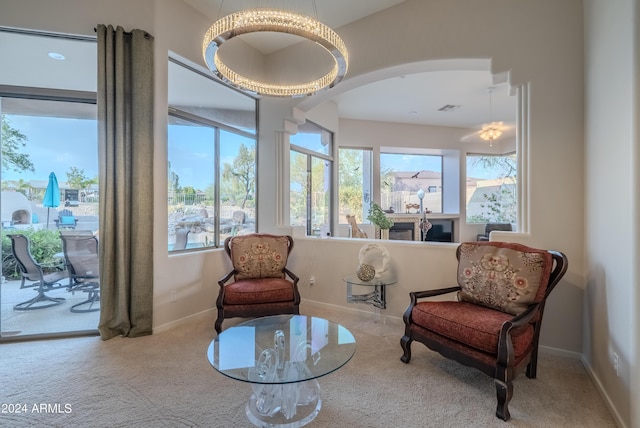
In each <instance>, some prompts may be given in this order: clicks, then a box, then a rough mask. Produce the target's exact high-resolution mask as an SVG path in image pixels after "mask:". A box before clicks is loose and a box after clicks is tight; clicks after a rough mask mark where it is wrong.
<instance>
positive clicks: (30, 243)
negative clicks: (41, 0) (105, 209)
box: [0, 29, 100, 341]
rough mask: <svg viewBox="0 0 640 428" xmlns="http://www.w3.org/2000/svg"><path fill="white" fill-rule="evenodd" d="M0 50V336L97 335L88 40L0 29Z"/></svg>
mask: <svg viewBox="0 0 640 428" xmlns="http://www.w3.org/2000/svg"><path fill="white" fill-rule="evenodd" d="M0 54H2V57H3V59H4V60H3V62H4V64H7V67H4V66H3V67H1V68H2V70H0V122H1V128H0V143H1V147H2V152H1V163H2V170H1V172H0V184H1V187H2V192H1V197H0V211H1V220H2V231H1V237H2V278H1V281H2V283H1V284H0V341H9V340H16V339H24V338H37V337H48V336H51V335H71V334H73V335H76V334H87V333H88V334H92V333H96V332H97V326H98V319H99V314H100V312H99V308H100V304H99V288H98V284H99V272H98V263H97V259H98V254H97V251H96V248H97V239H98V238H97V232H98V215H99V207H98V200H99V198H98V143H97V140H98V137H97V117H96V116H97V109H96V104H95V98H96V96H95V91H96V79H97V77H96V69H97V67H96V64H95V62H96V44H95V41H93V40H80V39H78V38H73V39H69V38H65V37H60V36H54V37H48V36H43V35H32V34H28V33H25V32H15V31H2V30H1V29H0ZM63 234H66V235H68V236H81V237H82V242H83V244H82V248H81V249H80V250H79V249H77V248H76V249H75V250H74V251H76V252H74V253H73V254H71V253H70V251H71V250H70V249H69V248H68V245H67V246H64V245H63V240H62V235H63ZM25 238H26V239H25ZM67 242H70V241H68V240H67ZM91 248H93V250H90V249H91ZM77 251H82V254H80V256H81V258H80V259H78V258H77V257H76V256H78V253H77ZM71 260H80V264H75V265H72V264H70V261H71ZM25 272H27V274H25ZM80 273H82V275H81V274H80Z"/></svg>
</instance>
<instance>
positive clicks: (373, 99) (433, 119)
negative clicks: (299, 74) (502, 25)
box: [184, 0, 516, 130]
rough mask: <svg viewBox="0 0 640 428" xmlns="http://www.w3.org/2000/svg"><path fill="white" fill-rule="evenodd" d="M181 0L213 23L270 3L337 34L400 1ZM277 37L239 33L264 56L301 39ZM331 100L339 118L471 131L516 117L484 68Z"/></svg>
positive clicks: (430, 75) (404, 79)
mask: <svg viewBox="0 0 640 428" xmlns="http://www.w3.org/2000/svg"><path fill="white" fill-rule="evenodd" d="M184 1H185V2H186V3H187V4H189V5H191V6H192V7H193V8H195V9H197V10H199V11H200V12H202V13H203V14H205V15H207V16H208V17H209V18H211V20H212V23H213V21H215V20H216V19H218V18H220V17H222V16H226V15H228V14H230V13H232V12H236V11H238V10H242V9H245V8H253V7H272V8H282V9H289V10H293V11H295V12H298V13H300V14H307V15H311V16H314V17H317V19H319V20H320V21H322V22H323V23H324V24H326V25H329V26H330V27H332V28H334V29H335V30H336V31H337V33H338V34H340V27H341V26H343V25H347V24H349V23H351V22H354V21H357V20H359V19H362V18H364V17H366V16H368V15H371V14H373V13H376V12H379V11H381V10H384V9H387V8H389V7H393V6H395V5H397V4H399V3H402V2H403V1H405V0H366V1H364V0H317V1H316V2H315V4H316V9H317V13H315V11H314V9H313V0H261V1H257V0H233V1H231V0H227V1H225V0H184ZM282 36H283V37H278V35H276V34H274V33H256V34H250V35H245V36H241V37H242V38H243V39H242V40H243V41H245V42H247V43H249V44H251V45H252V46H253V47H254V48H256V49H258V50H259V51H261V52H262V53H264V54H269V53H272V52H275V51H276V50H279V49H282V48H284V47H287V46H288V45H290V44H291V43H294V42H296V41H299V40H300V38H297V37H293V36H290V35H282ZM348 48H349V47H348V46H347V49H348ZM487 68H488V61H487ZM348 77H349V76H348V74H347V78H348ZM489 87H493V88H495V89H494V90H493V93H492V94H491V105H492V109H491V113H492V114H491V115H490V108H489V105H490V104H489V102H490V100H489V90H488V89H489ZM333 100H334V101H335V102H336V103H337V104H338V106H339V112H340V117H342V118H348V119H362V120H376V121H387V122H400V123H414V124H423V125H436V126H451V127H460V128H471V129H477V128H478V127H480V126H481V125H482V124H483V123H487V122H490V121H501V122H504V124H505V125H506V127H507V128H508V129H510V130H512V129H513V124H514V122H515V117H516V99H515V96H510V95H509V88H508V86H507V85H506V84H502V85H494V84H493V83H492V77H491V74H490V73H489V71H477V70H464V71H453V72H452V71H430V72H424V73H416V74H410V75H405V76H396V77H393V78H390V79H386V80H380V81H378V82H374V83H370V84H367V85H364V86H360V87H358V88H355V89H352V90H350V91H347V92H345V93H342V94H340V95H337V96H336V97H335V98H333ZM445 105H455V106H459V108H457V109H456V110H454V111H447V112H442V111H439V109H440V108H441V107H443V106H445ZM490 116H491V117H490Z"/></svg>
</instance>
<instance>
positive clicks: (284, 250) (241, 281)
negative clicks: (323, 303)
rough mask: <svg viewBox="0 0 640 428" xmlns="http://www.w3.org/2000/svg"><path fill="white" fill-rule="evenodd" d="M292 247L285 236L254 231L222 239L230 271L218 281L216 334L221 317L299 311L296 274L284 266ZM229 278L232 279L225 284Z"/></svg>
mask: <svg viewBox="0 0 640 428" xmlns="http://www.w3.org/2000/svg"><path fill="white" fill-rule="evenodd" d="M292 249H293V238H292V237H291V236H288V235H283V236H278V235H268V234H259V233H254V234H250V235H239V236H230V237H228V238H227V239H226V240H225V241H224V250H225V252H226V253H227V255H228V256H229V258H230V259H231V263H232V265H233V270H232V271H231V272H229V273H228V274H226V275H225V276H224V277H223V278H222V279H220V281H218V284H219V285H220V291H219V294H218V300H217V301H216V306H217V308H218V319H217V320H216V323H215V328H216V331H217V332H218V333H220V332H221V331H222V322H223V321H224V319H225V318H234V317H243V318H249V317H262V316H266V315H279V314H295V315H298V314H299V313H300V310H299V305H300V293H299V292H298V277H297V276H296V275H294V274H293V273H292V272H291V271H290V270H289V269H287V267H286V266H287V259H288V257H289V254H290V253H291V250H292ZM287 276H288V277H289V278H290V279H291V280H289V279H287ZM231 278H234V282H231V283H229V284H227V282H228V281H229V280H230V279H231Z"/></svg>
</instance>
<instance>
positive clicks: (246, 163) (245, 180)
mask: <svg viewBox="0 0 640 428" xmlns="http://www.w3.org/2000/svg"><path fill="white" fill-rule="evenodd" d="M255 184H256V153H255V150H251V149H249V148H248V147H247V146H245V145H244V144H240V148H239V149H238V155H237V156H236V157H235V158H234V159H233V161H232V162H231V163H230V164H229V163H225V164H224V167H223V170H222V183H221V185H222V186H223V187H224V193H225V195H226V196H227V197H228V199H229V200H230V201H232V203H234V204H239V205H240V207H242V209H244V208H245V207H246V205H247V201H248V200H249V198H250V197H251V196H252V195H253V194H254V192H255Z"/></svg>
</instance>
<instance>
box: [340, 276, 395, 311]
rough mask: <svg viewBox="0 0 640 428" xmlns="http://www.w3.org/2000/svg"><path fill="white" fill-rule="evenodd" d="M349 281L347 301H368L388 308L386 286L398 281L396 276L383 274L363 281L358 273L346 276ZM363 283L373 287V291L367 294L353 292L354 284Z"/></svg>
mask: <svg viewBox="0 0 640 428" xmlns="http://www.w3.org/2000/svg"><path fill="white" fill-rule="evenodd" d="M343 279H344V282H346V283H347V303H368V304H370V305H373V306H374V307H376V308H378V309H386V308H387V298H386V290H385V289H386V287H387V285H393V284H395V283H396V282H397V280H396V278H395V277H394V276H391V275H389V274H383V275H382V276H380V277H379V278H373V279H372V280H371V281H362V280H361V279H360V278H358V275H356V274H355V273H354V274H351V275H347V276H345V277H344V278H343ZM353 284H355V285H361V286H364V287H373V291H371V292H370V293H367V294H356V295H354V294H353V292H352V289H351V288H352V287H351V286H352V285H353Z"/></svg>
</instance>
